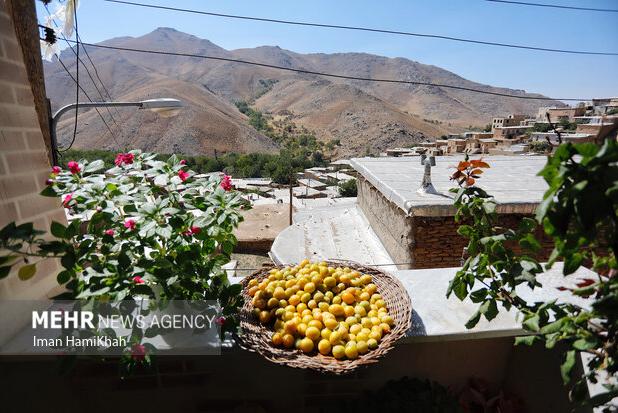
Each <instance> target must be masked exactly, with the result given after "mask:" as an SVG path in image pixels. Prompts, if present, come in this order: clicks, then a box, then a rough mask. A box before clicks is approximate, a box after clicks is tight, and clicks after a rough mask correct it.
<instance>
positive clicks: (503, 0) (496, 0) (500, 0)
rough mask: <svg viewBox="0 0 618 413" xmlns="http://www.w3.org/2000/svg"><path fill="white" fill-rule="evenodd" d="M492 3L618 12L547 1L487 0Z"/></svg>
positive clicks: (609, 10)
mask: <svg viewBox="0 0 618 413" xmlns="http://www.w3.org/2000/svg"><path fill="white" fill-rule="evenodd" d="M485 1H490V2H492V3H506V4H516V5H518V6H535V7H551V8H554V9H566V10H580V11H600V12H609V13H618V9H597V8H593V7H577V6H565V5H562V4H547V3H530V2H527V1H511V0H485Z"/></svg>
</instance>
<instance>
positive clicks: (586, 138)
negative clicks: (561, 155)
mask: <svg viewBox="0 0 618 413" xmlns="http://www.w3.org/2000/svg"><path fill="white" fill-rule="evenodd" d="M560 138H561V139H562V142H563V143H566V142H571V143H582V142H594V141H595V139H596V135H592V134H589V133H561V134H560ZM547 139H549V141H550V142H551V144H552V145H554V146H557V145H559V141H558V134H557V133H555V132H532V134H531V135H530V140H531V141H547Z"/></svg>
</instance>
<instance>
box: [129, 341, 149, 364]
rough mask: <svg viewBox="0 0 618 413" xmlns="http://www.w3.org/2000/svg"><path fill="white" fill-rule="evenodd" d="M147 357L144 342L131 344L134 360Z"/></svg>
mask: <svg viewBox="0 0 618 413" xmlns="http://www.w3.org/2000/svg"><path fill="white" fill-rule="evenodd" d="M145 357H146V346H144V345H143V344H139V343H136V344H133V345H132V346H131V358H132V359H133V360H138V361H142V360H144V358H145Z"/></svg>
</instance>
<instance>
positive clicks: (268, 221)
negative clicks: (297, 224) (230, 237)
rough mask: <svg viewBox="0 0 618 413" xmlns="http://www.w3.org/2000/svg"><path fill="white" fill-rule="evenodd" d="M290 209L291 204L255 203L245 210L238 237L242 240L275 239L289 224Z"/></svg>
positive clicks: (237, 233) (237, 231)
mask: <svg viewBox="0 0 618 413" xmlns="http://www.w3.org/2000/svg"><path fill="white" fill-rule="evenodd" d="M289 211H290V206H289V204H271V205H255V206H253V208H251V209H249V210H245V211H243V212H242V216H243V217H244V221H243V222H241V223H240V225H239V226H238V229H237V230H236V234H235V235H236V238H238V240H239V241H241V242H249V241H263V240H269V241H272V240H274V239H275V237H276V236H277V235H278V234H279V233H280V232H281V231H283V230H284V229H285V228H287V227H288V226H289Z"/></svg>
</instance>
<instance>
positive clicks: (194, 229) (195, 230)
mask: <svg viewBox="0 0 618 413" xmlns="http://www.w3.org/2000/svg"><path fill="white" fill-rule="evenodd" d="M200 232H202V228H200V227H191V228H189V229H188V230H186V231H185V232H183V233H182V235H185V236H187V237H190V236H191V235H197V234H199V233H200Z"/></svg>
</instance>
